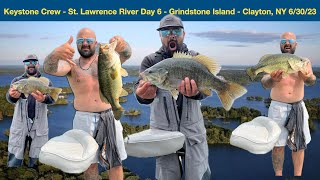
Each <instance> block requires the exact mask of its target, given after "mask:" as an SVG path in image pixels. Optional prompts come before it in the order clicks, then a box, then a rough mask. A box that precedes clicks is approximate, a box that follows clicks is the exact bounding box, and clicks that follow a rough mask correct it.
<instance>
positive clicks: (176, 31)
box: [160, 28, 183, 37]
mask: <svg viewBox="0 0 320 180" xmlns="http://www.w3.org/2000/svg"><path fill="white" fill-rule="evenodd" d="M182 32H183V29H182V28H178V29H163V30H160V34H161V36H162V37H166V36H169V35H170V34H171V33H172V34H173V35H174V36H181V35H182Z"/></svg>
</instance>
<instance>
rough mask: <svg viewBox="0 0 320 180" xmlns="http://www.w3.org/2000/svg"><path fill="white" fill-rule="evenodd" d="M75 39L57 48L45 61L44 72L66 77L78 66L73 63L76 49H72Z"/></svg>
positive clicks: (71, 38)
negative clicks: (74, 66) (72, 68)
mask: <svg viewBox="0 0 320 180" xmlns="http://www.w3.org/2000/svg"><path fill="white" fill-rule="evenodd" d="M72 41H73V37H72V36H70V39H69V40H68V41H67V42H66V43H64V44H62V45H61V46H59V47H57V48H56V49H55V50H53V52H52V53H50V54H49V55H48V56H47V57H46V58H45V60H44V65H43V70H44V72H45V73H48V74H51V75H55V76H65V75H67V74H68V73H69V72H70V70H71V66H73V65H76V64H75V63H74V62H73V61H72V58H73V55H74V49H73V48H72V47H71V43H72Z"/></svg>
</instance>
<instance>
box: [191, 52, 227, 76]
mask: <svg viewBox="0 0 320 180" xmlns="http://www.w3.org/2000/svg"><path fill="white" fill-rule="evenodd" d="M192 59H194V60H196V61H198V62H199V63H200V64H202V65H204V66H206V67H207V69H208V70H209V72H211V73H212V74H214V75H217V74H218V73H219V71H220V69H221V66H220V65H219V64H218V63H217V62H216V61H215V60H213V59H212V58H209V57H207V56H204V55H197V56H193V57H192Z"/></svg>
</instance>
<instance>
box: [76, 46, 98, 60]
mask: <svg viewBox="0 0 320 180" xmlns="http://www.w3.org/2000/svg"><path fill="white" fill-rule="evenodd" d="M78 52H79V54H80V55H81V56H82V57H84V58H89V57H91V56H93V55H94V53H95V49H91V48H90V47H89V51H83V50H82V49H79V48H78Z"/></svg>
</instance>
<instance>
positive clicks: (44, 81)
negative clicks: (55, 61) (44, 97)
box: [36, 77, 50, 86]
mask: <svg viewBox="0 0 320 180" xmlns="http://www.w3.org/2000/svg"><path fill="white" fill-rule="evenodd" d="M36 79H37V78H36ZM38 79H39V81H41V82H42V83H43V84H44V85H46V86H49V83H50V80H49V79H48V78H45V77H39V78H38Z"/></svg>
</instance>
